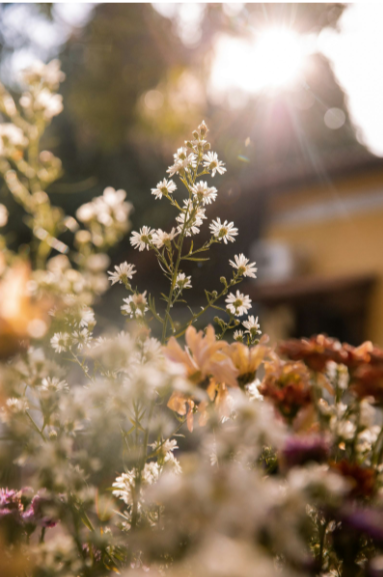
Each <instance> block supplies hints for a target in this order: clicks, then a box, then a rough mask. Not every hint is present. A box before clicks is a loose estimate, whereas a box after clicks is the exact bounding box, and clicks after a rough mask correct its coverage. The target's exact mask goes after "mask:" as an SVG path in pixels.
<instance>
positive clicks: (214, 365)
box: [164, 325, 238, 431]
mask: <svg viewBox="0 0 383 577" xmlns="http://www.w3.org/2000/svg"><path fill="white" fill-rule="evenodd" d="M185 340H186V344H187V348H186V349H185V350H184V349H182V348H181V346H180V345H179V343H178V342H177V340H176V339H175V338H174V337H171V338H170V339H169V342H168V344H167V345H166V347H164V354H165V356H166V357H167V358H168V359H170V360H171V361H173V362H176V363H181V364H182V365H183V366H184V367H185V369H186V374H187V376H188V377H189V379H190V380H191V381H192V382H194V383H195V384H196V385H200V386H203V387H204V388H205V389H206V392H207V394H208V397H209V399H210V400H211V401H215V403H216V404H217V405H219V406H220V407H221V408H222V407H223V406H224V401H225V398H226V395H227V389H226V386H227V385H228V386H232V387H237V386H238V382H237V378H236V377H237V375H238V369H236V367H235V366H234V364H233V361H232V360H231V358H230V357H229V356H228V355H227V354H226V352H227V347H228V345H227V343H226V342H225V341H217V340H216V337H215V332H214V328H213V327H212V326H211V325H209V326H208V327H207V329H206V335H205V334H204V333H203V332H202V331H199V332H197V331H196V329H195V328H194V327H189V328H188V329H187V331H186V334H185ZM207 406H208V405H207V401H201V402H199V403H197V402H196V400H195V399H193V397H192V395H186V394H184V393H181V392H178V391H175V392H174V393H173V394H172V395H171V397H170V399H169V401H168V407H169V408H170V409H171V410H172V411H175V412H176V413H178V414H179V415H181V416H186V421H187V425H188V429H189V430H190V431H192V430H193V415H194V413H195V412H199V413H200V417H199V423H200V425H204V424H205V423H206V420H207Z"/></svg>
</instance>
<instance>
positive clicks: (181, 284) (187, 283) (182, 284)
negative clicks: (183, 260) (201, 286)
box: [176, 272, 192, 290]
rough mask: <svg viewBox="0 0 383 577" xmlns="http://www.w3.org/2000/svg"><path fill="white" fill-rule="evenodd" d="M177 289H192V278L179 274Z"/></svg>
mask: <svg viewBox="0 0 383 577" xmlns="http://www.w3.org/2000/svg"><path fill="white" fill-rule="evenodd" d="M176 287H177V288H179V289H181V290H182V289H187V288H192V285H191V276H186V275H185V273H183V272H179V273H178V274H177V278H176Z"/></svg>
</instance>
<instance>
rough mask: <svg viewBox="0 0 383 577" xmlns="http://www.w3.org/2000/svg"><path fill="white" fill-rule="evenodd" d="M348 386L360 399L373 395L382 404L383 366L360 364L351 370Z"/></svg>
mask: <svg viewBox="0 0 383 577" xmlns="http://www.w3.org/2000/svg"><path fill="white" fill-rule="evenodd" d="M350 388H351V390H353V391H354V392H355V394H356V395H357V396H358V397H359V398H361V399H363V398H365V397H373V398H374V399H375V402H376V403H379V404H383V366H379V365H377V366H371V365H368V364H364V365H360V366H359V367H357V368H356V369H355V370H353V371H352V374H351V384H350Z"/></svg>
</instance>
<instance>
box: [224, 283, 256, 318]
mask: <svg viewBox="0 0 383 577" xmlns="http://www.w3.org/2000/svg"><path fill="white" fill-rule="evenodd" d="M225 302H226V304H227V307H226V308H227V309H228V310H229V311H230V312H231V314H233V315H235V316H236V317H241V316H242V315H244V314H245V313H247V311H248V310H249V309H250V308H251V298H250V297H249V296H248V295H244V294H243V293H241V292H239V290H237V291H236V293H235V294H233V293H230V294H229V295H228V296H227V297H226V300H225Z"/></svg>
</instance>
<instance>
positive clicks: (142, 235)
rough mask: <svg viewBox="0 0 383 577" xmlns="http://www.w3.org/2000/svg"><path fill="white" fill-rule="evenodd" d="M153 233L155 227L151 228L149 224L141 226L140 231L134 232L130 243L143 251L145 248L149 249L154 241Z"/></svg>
mask: <svg viewBox="0 0 383 577" xmlns="http://www.w3.org/2000/svg"><path fill="white" fill-rule="evenodd" d="M153 234H154V230H153V229H151V228H150V227H149V226H143V227H142V228H140V232H136V231H134V232H132V236H131V237H130V244H131V245H132V246H133V247H134V248H138V250H139V251H143V250H145V249H147V250H149V248H150V243H152V242H153Z"/></svg>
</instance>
